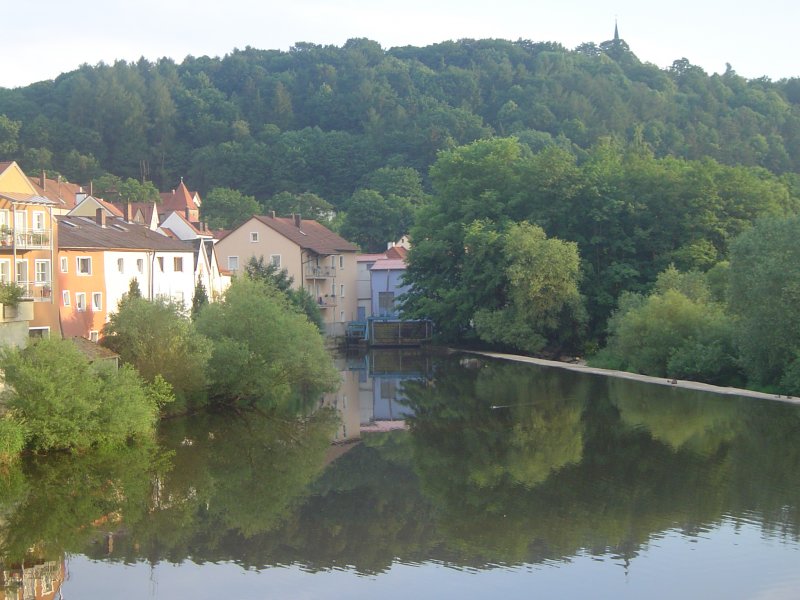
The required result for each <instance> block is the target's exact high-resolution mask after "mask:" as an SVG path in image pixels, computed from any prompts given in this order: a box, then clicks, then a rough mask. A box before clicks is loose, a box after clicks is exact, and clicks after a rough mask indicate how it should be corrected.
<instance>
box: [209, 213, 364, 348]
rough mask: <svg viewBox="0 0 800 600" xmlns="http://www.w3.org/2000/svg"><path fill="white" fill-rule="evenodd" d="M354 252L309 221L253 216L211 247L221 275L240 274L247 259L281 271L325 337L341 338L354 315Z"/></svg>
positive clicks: (325, 228) (296, 216) (355, 297)
mask: <svg viewBox="0 0 800 600" xmlns="http://www.w3.org/2000/svg"><path fill="white" fill-rule="evenodd" d="M357 250H358V248H357V247H356V246H355V245H354V244H352V243H350V242H348V241H347V240H345V239H344V238H342V237H340V236H339V235H337V234H335V233H334V232H332V231H331V230H330V229H328V228H327V227H325V226H324V225H321V224H320V223H317V222H316V221H313V220H310V219H301V218H300V215H293V216H292V217H276V216H274V215H270V216H254V217H252V218H251V219H249V220H248V221H246V222H245V223H243V224H242V225H240V226H239V227H237V228H236V229H234V230H233V231H231V232H229V233H228V234H227V235H225V237H224V238H222V239H221V240H220V241H218V242H217V245H216V251H217V256H218V257H219V260H220V263H221V266H222V268H223V269H226V268H227V270H229V271H231V272H232V273H234V274H236V273H241V272H242V271H243V270H244V268H245V265H246V264H247V262H248V261H249V260H250V258H253V257H255V258H259V257H263V258H264V261H265V262H267V263H270V264H273V265H275V266H276V267H278V268H280V269H283V270H285V271H286V272H287V274H288V275H289V276H290V277H292V279H293V280H294V285H295V286H296V287H298V288H302V289H304V290H306V291H308V292H309V293H310V294H311V295H312V297H313V298H315V299H316V300H317V304H318V306H319V307H320V310H321V312H322V317H323V321H324V323H325V326H326V333H327V334H328V335H331V336H338V335H343V334H344V330H345V326H346V323H347V322H348V321H352V320H354V319H355V318H356V315H357V305H358V302H357V300H358V294H357V289H356V281H357V266H356V252H357Z"/></svg>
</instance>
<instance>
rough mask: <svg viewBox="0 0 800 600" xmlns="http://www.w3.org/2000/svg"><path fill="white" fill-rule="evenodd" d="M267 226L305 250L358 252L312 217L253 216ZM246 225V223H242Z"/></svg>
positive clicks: (353, 245) (319, 252) (330, 252)
mask: <svg viewBox="0 0 800 600" xmlns="http://www.w3.org/2000/svg"><path fill="white" fill-rule="evenodd" d="M253 218H254V219H257V220H258V221H260V222H261V223H263V224H264V225H266V226H267V227H270V228H271V229H274V230H275V231H276V232H278V233H280V234H281V235H282V236H283V237H285V238H287V239H289V240H291V241H292V242H294V243H295V244H297V245H298V246H300V247H301V248H302V249H303V250H311V251H313V252H316V253H317V254H338V253H339V252H357V251H358V246H356V245H355V244H352V243H350V242H348V241H347V240H346V239H344V238H343V237H341V236H339V235H337V234H335V233H334V232H332V231H331V230H330V229H328V228H327V227H325V226H324V225H322V224H320V223H317V222H316V221H314V220H312V219H300V217H299V216H297V217H296V218H291V217H272V216H269V217H267V216H261V215H256V216H254V217H253ZM245 225H246V223H245ZM241 227H244V225H241ZM241 227H240V228H241Z"/></svg>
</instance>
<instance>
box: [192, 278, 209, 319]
mask: <svg viewBox="0 0 800 600" xmlns="http://www.w3.org/2000/svg"><path fill="white" fill-rule="evenodd" d="M207 304H208V292H206V286H204V285H203V282H202V280H200V279H198V280H197V284H196V285H195V286H194V295H193V296H192V312H191V315H192V321H196V320H197V315H199V314H200V311H201V310H203V307H204V306H206V305H207Z"/></svg>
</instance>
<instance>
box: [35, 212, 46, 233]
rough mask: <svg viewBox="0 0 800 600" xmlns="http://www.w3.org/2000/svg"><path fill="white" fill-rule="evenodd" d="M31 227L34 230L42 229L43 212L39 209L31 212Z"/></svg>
mask: <svg viewBox="0 0 800 600" xmlns="http://www.w3.org/2000/svg"><path fill="white" fill-rule="evenodd" d="M33 229H34V230H36V231H43V230H44V213H43V212H42V211H40V210H37V211H34V213H33Z"/></svg>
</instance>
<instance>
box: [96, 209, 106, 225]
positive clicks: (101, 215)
mask: <svg viewBox="0 0 800 600" xmlns="http://www.w3.org/2000/svg"><path fill="white" fill-rule="evenodd" d="M94 220H95V221H97V224H98V225H100V227H105V226H106V211H105V210H104V209H102V208H98V209H97V210H96V211H94Z"/></svg>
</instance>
